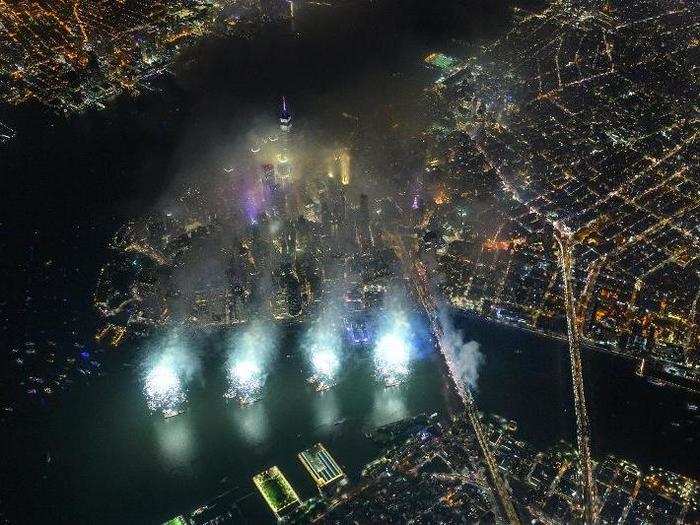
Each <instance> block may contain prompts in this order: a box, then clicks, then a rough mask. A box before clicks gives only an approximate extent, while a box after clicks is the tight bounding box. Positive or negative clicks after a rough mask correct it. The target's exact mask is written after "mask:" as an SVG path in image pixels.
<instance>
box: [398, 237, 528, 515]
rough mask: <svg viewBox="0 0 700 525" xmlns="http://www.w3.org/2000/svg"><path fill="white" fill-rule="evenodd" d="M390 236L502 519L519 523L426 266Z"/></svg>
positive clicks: (400, 240) (401, 243) (400, 241)
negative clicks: (448, 345) (447, 339)
mask: <svg viewBox="0 0 700 525" xmlns="http://www.w3.org/2000/svg"><path fill="white" fill-rule="evenodd" d="M388 237H390V241H391V244H392V245H393V248H394V251H395V252H396V254H397V256H398V257H399V259H400V260H401V262H402V264H403V267H404V270H408V272H407V273H408V276H409V278H410V281H411V283H412V285H413V288H414V290H415V292H416V295H417V296H418V300H419V301H420V303H421V305H422V306H423V309H424V310H425V312H426V314H427V315H428V318H429V319H430V327H431V330H432V332H433V334H434V335H435V338H436V341H437V347H438V350H439V351H440V354H441V355H442V357H443V358H444V359H445V364H446V365H447V370H448V373H449V374H448V375H449V377H450V379H451V381H452V384H453V386H454V388H455V390H456V392H457V394H458V395H459V397H460V399H461V400H462V402H463V403H464V408H465V410H466V413H467V417H468V419H469V423H470V424H471V426H472V429H473V431H474V435H475V436H476V440H477V443H478V445H479V451H480V453H481V457H482V459H483V461H484V464H485V466H486V472H487V477H488V482H489V485H490V486H491V490H492V491H493V492H494V494H495V495H496V499H497V507H498V511H499V514H500V515H501V516H500V517H501V521H503V522H506V523H510V524H511V525H519V524H520V518H519V517H518V513H517V512H516V510H515V507H514V506H513V502H512V499H511V493H510V488H509V487H508V485H507V482H506V481H505V479H504V478H503V477H502V476H501V473H500V470H499V467H498V463H496V460H495V458H494V456H493V453H492V452H491V447H490V445H489V442H488V439H487V437H486V435H485V433H484V430H483V428H482V426H481V421H480V419H479V415H478V411H477V408H476V403H475V402H474V398H473V397H472V395H471V391H470V390H469V388H468V387H465V386H464V385H463V384H462V382H461V381H460V379H459V373H458V372H457V369H456V366H455V364H454V361H453V357H452V353H451V352H450V351H448V350H446V349H445V348H444V347H443V341H444V337H443V335H444V332H443V329H442V324H441V322H440V319H439V316H438V308H437V303H436V301H435V298H434V297H433V294H432V293H431V287H430V281H429V279H428V276H427V272H426V269H425V266H424V265H423V263H422V262H421V261H420V260H419V259H417V258H416V257H410V261H409V256H408V254H407V252H406V249H405V247H404V244H403V241H402V239H401V238H400V237H399V236H398V235H389V236H388Z"/></svg>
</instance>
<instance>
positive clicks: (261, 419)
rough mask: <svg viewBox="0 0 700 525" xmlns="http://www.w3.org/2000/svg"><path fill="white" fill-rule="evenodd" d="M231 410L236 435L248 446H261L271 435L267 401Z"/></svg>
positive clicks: (235, 406)
mask: <svg viewBox="0 0 700 525" xmlns="http://www.w3.org/2000/svg"><path fill="white" fill-rule="evenodd" d="M230 406H232V407H234V408H232V410H231V419H232V420H233V426H234V429H235V430H236V433H237V434H238V436H239V437H240V438H241V440H242V441H243V442H244V443H245V444H246V445H249V446H250V445H261V444H263V443H265V442H266V441H267V440H268V438H269V435H270V421H269V417H268V413H267V407H266V404H265V401H264V400H262V401H259V402H257V403H254V404H252V405H247V406H243V407H240V406H237V405H234V404H233V403H231V404H230Z"/></svg>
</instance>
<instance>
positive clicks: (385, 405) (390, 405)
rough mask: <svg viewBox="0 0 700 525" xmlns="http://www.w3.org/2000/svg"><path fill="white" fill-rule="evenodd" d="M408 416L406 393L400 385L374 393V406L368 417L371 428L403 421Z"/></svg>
mask: <svg viewBox="0 0 700 525" xmlns="http://www.w3.org/2000/svg"><path fill="white" fill-rule="evenodd" d="M409 380H410V379H409ZM408 415H409V410H408V408H407V406H406V392H405V389H404V388H402V385H400V386H397V387H392V388H382V389H377V390H375V391H374V404H373V407H372V412H371V414H370V415H369V423H370V425H372V426H381V425H386V424H388V423H392V422H394V421H397V420H399V419H403V418H405V417H407V416H408Z"/></svg>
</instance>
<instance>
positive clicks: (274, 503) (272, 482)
mask: <svg viewBox="0 0 700 525" xmlns="http://www.w3.org/2000/svg"><path fill="white" fill-rule="evenodd" d="M253 483H255V486H256V487H257V489H258V490H259V491H260V494H262V496H263V498H265V501H266V502H267V504H268V505H269V507H270V509H271V510H272V512H274V513H275V515H276V516H278V517H279V516H280V515H281V513H282V512H284V511H285V510H286V509H288V508H289V507H291V506H293V505H296V504H299V503H300V500H299V496H297V493H296V492H294V489H293V488H292V486H291V485H290V484H289V481H287V478H285V477H284V474H282V472H281V471H280V469H279V468H277V467H272V468H269V469H268V470H266V471H264V472H261V473H260V474H256V475H255V476H253Z"/></svg>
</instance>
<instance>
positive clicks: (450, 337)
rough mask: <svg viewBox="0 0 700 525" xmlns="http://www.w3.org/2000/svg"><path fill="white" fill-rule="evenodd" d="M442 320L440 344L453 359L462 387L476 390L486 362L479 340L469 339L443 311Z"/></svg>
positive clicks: (448, 356) (457, 379)
mask: <svg viewBox="0 0 700 525" xmlns="http://www.w3.org/2000/svg"><path fill="white" fill-rule="evenodd" d="M440 322H441V324H442V328H443V334H442V337H441V338H440V344H441V345H442V348H443V351H444V352H445V354H446V356H447V358H448V359H449V360H450V361H451V363H452V365H453V369H454V372H455V375H456V377H455V378H454V379H455V380H456V381H458V382H459V387H460V388H464V389H466V388H468V389H469V390H472V391H474V390H476V389H477V384H478V381H479V371H480V368H481V365H482V364H483V362H484V354H482V353H481V352H480V350H479V348H480V346H481V345H480V344H479V343H478V342H477V341H473V340H472V341H467V340H466V338H465V336H464V332H462V331H461V330H458V329H457V328H456V327H455V326H454V324H453V323H452V320H451V319H450V318H449V315H448V314H447V313H446V312H442V313H441V315H440Z"/></svg>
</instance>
